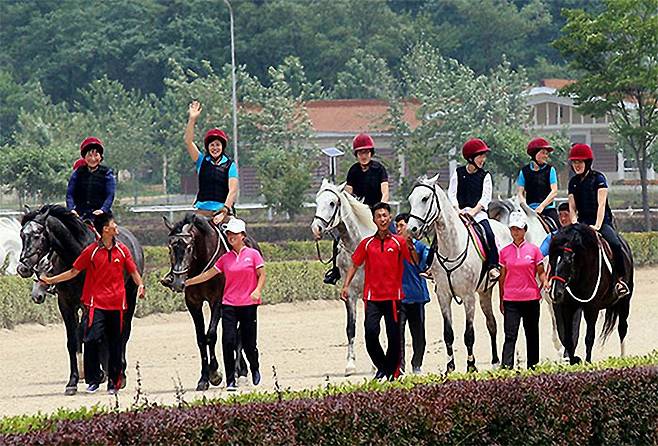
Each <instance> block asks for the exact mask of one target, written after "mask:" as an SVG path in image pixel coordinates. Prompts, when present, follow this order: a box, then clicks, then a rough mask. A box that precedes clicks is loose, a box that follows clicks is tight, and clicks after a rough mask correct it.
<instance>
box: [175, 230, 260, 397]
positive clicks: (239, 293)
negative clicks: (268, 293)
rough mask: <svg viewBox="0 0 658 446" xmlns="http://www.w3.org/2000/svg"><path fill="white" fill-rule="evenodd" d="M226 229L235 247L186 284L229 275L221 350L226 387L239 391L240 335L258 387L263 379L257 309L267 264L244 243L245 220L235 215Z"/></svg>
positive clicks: (225, 292)
mask: <svg viewBox="0 0 658 446" xmlns="http://www.w3.org/2000/svg"><path fill="white" fill-rule="evenodd" d="M224 230H225V231H226V237H227V238H228V242H229V244H230V245H231V247H232V248H233V249H231V251H229V252H227V253H226V254H224V255H223V256H221V257H220V258H219V260H217V262H216V263H215V267H214V268H211V269H209V270H208V271H205V272H203V273H201V274H199V275H198V276H196V277H193V278H191V279H188V280H186V281H185V285H186V286H187V285H196V284H198V283H201V282H205V281H206V280H209V279H211V278H213V277H214V276H216V275H217V274H220V273H222V274H224V276H225V278H226V279H225V284H224V296H223V299H222V351H223V356H224V369H225V370H226V390H229V391H235V390H237V383H236V381H235V358H236V355H237V352H236V350H237V341H238V335H239V336H240V340H241V341H242V349H243V351H244V353H245V356H246V357H247V361H249V367H250V369H251V379H252V382H253V383H254V385H255V386H256V385H258V383H259V382H260V371H259V365H258V349H257V348H256V334H257V324H256V310H257V309H258V305H260V303H261V293H262V291H263V287H264V286H265V268H264V266H265V263H264V261H263V257H262V256H261V254H260V252H258V251H257V250H256V249H254V248H250V247H248V246H246V245H245V243H244V239H245V237H246V225H245V223H244V221H242V220H240V219H237V218H233V219H231V220H230V221H229V222H228V224H225V225H224ZM238 324H239V326H240V330H239V331H238Z"/></svg>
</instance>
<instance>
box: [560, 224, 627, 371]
mask: <svg viewBox="0 0 658 446" xmlns="http://www.w3.org/2000/svg"><path fill="white" fill-rule="evenodd" d="M620 238H621V241H622V249H623V251H624V254H625V255H624V261H625V262H626V271H627V274H626V277H625V279H626V283H627V284H628V288H629V290H630V293H629V294H628V295H627V296H625V297H622V298H618V297H617V296H616V294H615V292H614V285H615V278H614V275H613V272H612V265H611V263H610V261H609V259H608V255H607V254H606V252H605V248H604V244H603V243H602V241H603V240H602V237H601V236H600V235H598V233H597V232H596V231H594V230H593V229H592V228H591V227H589V226H588V225H584V224H580V223H576V224H573V225H569V226H566V227H563V228H562V229H560V230H559V231H558V233H557V234H555V235H554V236H553V238H552V240H551V246H550V248H549V262H550V265H551V271H553V273H552V275H551V277H550V280H551V296H552V298H553V302H555V303H556V304H559V305H560V312H561V318H562V320H564V321H571V320H573V315H574V313H575V311H576V309H577V308H582V310H583V316H584V317H585V322H586V326H587V333H586V335H585V360H586V361H587V362H591V360H592V346H593V345H594V339H595V337H596V320H597V319H598V315H599V311H601V310H603V309H605V310H606V312H605V321H604V323H603V329H602V336H603V338H602V340H603V342H605V340H606V339H607V337H608V336H609V335H610V334H611V333H612V331H613V330H614V328H615V325H618V327H617V329H618V333H619V341H620V343H621V355H622V356H624V355H625V353H626V349H625V345H624V339H625V338H626V334H627V333H628V313H629V310H630V300H631V296H632V294H633V287H634V284H633V276H634V271H633V255H632V253H631V250H630V247H629V246H628V243H627V242H626V240H624V239H623V238H622V237H621V236H620ZM564 325H565V326H564V330H565V337H564V339H563V342H564V348H565V349H566V351H567V353H568V355H569V362H570V363H571V364H577V363H579V362H581V359H580V358H579V357H577V356H576V355H575V351H574V350H575V348H574V345H573V342H572V336H571V335H572V333H571V332H572V327H571V324H568V323H567V324H564Z"/></svg>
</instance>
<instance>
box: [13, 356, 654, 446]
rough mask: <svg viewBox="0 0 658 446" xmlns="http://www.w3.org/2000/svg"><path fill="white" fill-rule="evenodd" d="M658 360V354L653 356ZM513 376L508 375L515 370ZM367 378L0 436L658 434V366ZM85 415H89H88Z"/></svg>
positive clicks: (632, 437) (272, 441)
mask: <svg viewBox="0 0 658 446" xmlns="http://www.w3.org/2000/svg"><path fill="white" fill-rule="evenodd" d="M654 359H655V358H654ZM508 376H509V375H508ZM433 379H434V380H435V381H438V382H432V381H431V379H430V380H427V382H425V383H422V382H419V383H414V382H411V384H409V381H406V380H405V381H406V382H405V381H403V382H401V383H393V384H392V385H389V384H385V385H380V384H376V383H375V384H372V383H370V382H369V383H365V384H362V385H361V386H360V387H361V388H360V389H358V390H354V391H350V392H348V393H345V392H342V391H341V390H340V389H338V391H335V389H332V388H328V389H327V390H325V391H324V392H320V393H324V396H323V397H321V398H304V397H302V398H294V399H290V400H286V399H284V398H283V395H282V394H278V395H277V397H278V400H275V401H273V402H251V403H245V404H223V403H221V402H210V403H204V404H203V405H200V406H184V405H183V406H181V407H178V408H165V407H148V408H144V409H142V410H133V411H129V412H123V413H117V412H115V413H108V414H101V415H95V416H93V415H92V416H91V417H89V415H88V413H87V415H86V416H82V418H87V419H86V420H84V419H82V420H61V421H54V420H53V421H52V422H50V423H48V422H46V423H42V424H41V425H40V428H39V429H38V430H32V431H30V432H28V433H24V434H13V435H12V434H10V435H5V436H4V437H2V436H0V443H3V444H7V445H18V444H20V445H30V444H53V445H55V444H97V445H102V444H121V445H142V444H163V445H167V444H179V445H187V444H189V445H193V444H194V445H197V444H226V445H228V444H268V445H283V444H285V445H297V444H299V445H306V444H331V445H353V444H369V445H388V444H404V445H439V444H469V445H489V444H559V445H561V444H565V445H566V444H633V445H650V444H656V442H657V441H658V396H657V395H658V367H657V366H656V364H655V362H654V363H653V365H645V366H638V367H634V368H625V369H605V370H595V371H581V372H560V373H551V374H542V373H535V374H532V375H531V376H525V377H524V376H517V377H513V376H512V377H506V378H497V379H486V380H477V379H470V380H469V379H466V380H459V381H445V380H444V379H437V377H434V378H433ZM83 415H85V414H83Z"/></svg>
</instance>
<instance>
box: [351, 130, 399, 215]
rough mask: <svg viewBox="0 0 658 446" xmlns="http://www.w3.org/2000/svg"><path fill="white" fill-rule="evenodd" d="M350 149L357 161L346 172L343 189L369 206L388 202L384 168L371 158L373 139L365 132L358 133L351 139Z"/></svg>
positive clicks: (386, 176) (386, 177)
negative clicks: (345, 182) (345, 181)
mask: <svg viewBox="0 0 658 446" xmlns="http://www.w3.org/2000/svg"><path fill="white" fill-rule="evenodd" d="M352 151H353V152H354V156H356V158H357V160H358V162H356V163H354V164H353V165H352V167H350V170H349V171H348V172H347V184H346V185H345V191H346V192H349V193H350V194H353V195H354V196H355V197H357V198H360V199H363V202H364V203H365V204H367V205H368V206H370V207H371V208H372V207H373V206H374V205H375V204H376V203H379V202H383V203H388V200H389V194H388V174H387V173H386V168H385V167H384V166H383V165H382V164H381V163H380V162H378V161H375V160H373V159H372V156H373V155H374V154H375V141H374V140H373V139H372V137H371V136H370V135H368V134H367V133H360V134H358V135H356V136H355V137H354V140H353V141H352Z"/></svg>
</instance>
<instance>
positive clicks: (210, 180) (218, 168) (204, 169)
mask: <svg viewBox="0 0 658 446" xmlns="http://www.w3.org/2000/svg"><path fill="white" fill-rule="evenodd" d="M227 158H228V157H227ZM231 164H233V160H232V159H231V158H228V162H225V163H221V164H215V163H213V162H212V161H209V160H208V159H207V158H206V157H205V156H204V157H203V161H202V162H201V168H200V169H199V192H198V193H197V194H196V202H199V201H216V202H219V203H225V202H226V197H228V171H229V169H230V168H231Z"/></svg>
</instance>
